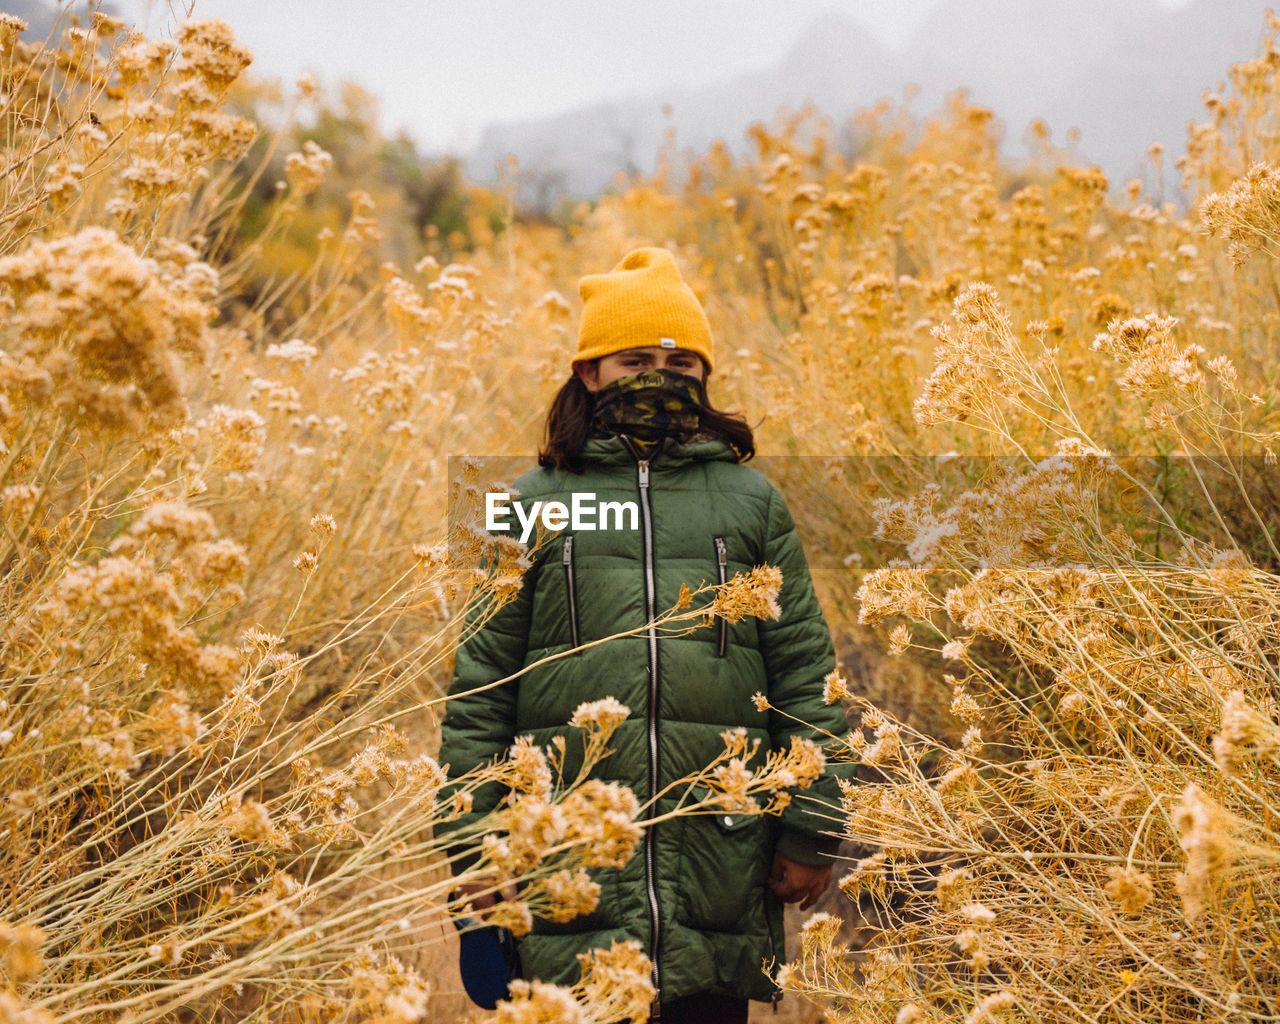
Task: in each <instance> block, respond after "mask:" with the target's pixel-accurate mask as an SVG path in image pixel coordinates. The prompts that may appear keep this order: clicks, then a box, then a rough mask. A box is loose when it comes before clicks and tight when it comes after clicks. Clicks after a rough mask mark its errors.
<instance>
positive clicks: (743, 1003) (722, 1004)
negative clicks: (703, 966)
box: [662, 992, 748, 1024]
mask: <svg viewBox="0 0 1280 1024" xmlns="http://www.w3.org/2000/svg"><path fill="white" fill-rule="evenodd" d="M747 1002H748V1001H747V1000H746V999H742V998H739V997H738V996H720V995H712V994H711V993H710V992H697V993H695V994H694V995H691V996H685V997H684V998H683V999H676V1000H675V1001H673V1002H670V1003H663V1004H662V1024H747Z"/></svg>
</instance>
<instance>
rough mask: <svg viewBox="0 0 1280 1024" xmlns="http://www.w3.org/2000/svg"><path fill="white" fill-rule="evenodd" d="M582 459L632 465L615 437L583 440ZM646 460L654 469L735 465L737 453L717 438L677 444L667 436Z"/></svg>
mask: <svg viewBox="0 0 1280 1024" xmlns="http://www.w3.org/2000/svg"><path fill="white" fill-rule="evenodd" d="M582 457H583V458H584V459H586V460H587V461H588V462H590V463H593V464H595V465H600V466H625V465H634V464H635V462H636V457H635V455H633V454H632V452H631V449H630V448H628V447H627V445H626V442H625V441H623V439H622V438H621V437H619V436H618V435H616V434H615V435H614V436H613V437H589V438H587V440H586V442H585V443H584V444H583V446H582ZM649 461H650V462H651V463H652V464H653V467H654V468H655V469H659V468H662V469H677V468H679V467H681V466H686V465H689V464H691V463H695V462H737V461H738V454H737V452H735V451H734V450H733V448H732V447H731V446H730V445H729V443H728V442H726V441H722V440H720V439H719V438H707V439H705V440H696V439H695V440H692V441H689V442H687V443H685V444H680V443H679V442H678V441H676V440H675V439H674V438H670V437H669V438H666V439H665V440H664V441H663V442H662V447H661V448H660V449H658V451H657V453H656V454H654V455H653V457H652V458H651V459H650V460H649Z"/></svg>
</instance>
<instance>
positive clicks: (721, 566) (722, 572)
mask: <svg viewBox="0 0 1280 1024" xmlns="http://www.w3.org/2000/svg"><path fill="white" fill-rule="evenodd" d="M716 573H717V574H718V576H719V579H720V583H721V585H722V586H723V585H724V583H725V582H727V580H728V579H729V549H728V548H727V547H725V543H724V538H723V537H717V538H716ZM719 618H720V640H719V643H717V645H716V657H717V658H723V657H724V652H725V648H726V647H727V646H728V644H729V621H728V620H727V619H726V618H725V617H724V616H723V615H721V616H719Z"/></svg>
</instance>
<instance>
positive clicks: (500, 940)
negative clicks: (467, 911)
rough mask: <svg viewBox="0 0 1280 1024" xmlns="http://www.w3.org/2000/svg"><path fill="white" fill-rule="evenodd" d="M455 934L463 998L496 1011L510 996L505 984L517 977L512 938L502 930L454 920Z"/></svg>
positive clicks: (518, 963) (512, 936) (506, 931)
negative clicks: (465, 997)
mask: <svg viewBox="0 0 1280 1024" xmlns="http://www.w3.org/2000/svg"><path fill="white" fill-rule="evenodd" d="M454 924H455V925H457V927H458V931H459V932H460V933H461V934H459V936H458V973H459V974H461V975H462V987H463V988H464V989H466V991H467V997H468V998H469V999H470V1000H471V1001H472V1002H473V1003H475V1004H476V1005H477V1006H479V1007H480V1008H481V1009H485V1010H493V1009H496V1008H497V1005H498V1000H499V999H506V998H507V997H508V995H510V991H509V989H508V987H507V983H508V982H509V981H510V980H511V979H512V978H514V977H517V976H518V975H519V973H520V959H519V955H518V954H517V952H516V940H515V936H514V935H512V934H511V932H510V931H509V930H508V929H506V928H499V927H497V926H496V925H481V924H480V923H479V922H478V921H476V920H475V919H474V918H470V917H459V918H454Z"/></svg>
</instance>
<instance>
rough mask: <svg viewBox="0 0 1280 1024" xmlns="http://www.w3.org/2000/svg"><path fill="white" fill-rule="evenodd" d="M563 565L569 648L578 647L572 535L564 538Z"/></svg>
mask: <svg viewBox="0 0 1280 1024" xmlns="http://www.w3.org/2000/svg"><path fill="white" fill-rule="evenodd" d="M560 560H561V561H562V562H563V563H564V592H565V603H566V604H567V605H568V608H569V639H570V641H571V642H570V646H571V647H577V646H578V586H577V580H576V579H575V577H574V571H573V535H572V534H570V535H569V536H567V537H565V539H564V550H563V552H562V554H561V556H560Z"/></svg>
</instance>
